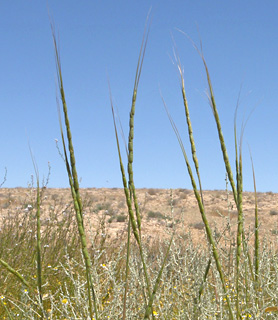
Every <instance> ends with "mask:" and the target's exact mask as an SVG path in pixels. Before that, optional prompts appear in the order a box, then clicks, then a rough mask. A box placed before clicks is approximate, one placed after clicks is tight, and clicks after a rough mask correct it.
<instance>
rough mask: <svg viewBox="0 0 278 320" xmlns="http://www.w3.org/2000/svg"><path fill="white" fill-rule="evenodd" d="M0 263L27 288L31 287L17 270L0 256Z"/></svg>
mask: <svg viewBox="0 0 278 320" xmlns="http://www.w3.org/2000/svg"><path fill="white" fill-rule="evenodd" d="M0 264H1V265H2V266H3V267H4V268H5V269H6V270H8V271H9V272H10V273H11V274H13V275H14V276H15V277H16V278H17V279H18V280H19V281H20V282H21V283H23V284H24V285H25V286H26V287H27V288H29V289H32V287H31V286H30V284H29V283H28V282H27V281H26V280H25V279H24V278H23V276H22V275H21V274H20V273H19V272H17V271H16V270H15V269H14V268H13V267H11V266H10V265H9V264H8V263H7V262H5V261H4V260H2V259H1V258H0Z"/></svg>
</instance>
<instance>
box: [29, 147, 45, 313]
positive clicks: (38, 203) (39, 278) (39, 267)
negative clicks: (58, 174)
mask: <svg viewBox="0 0 278 320" xmlns="http://www.w3.org/2000/svg"><path fill="white" fill-rule="evenodd" d="M29 150H30V154H31V158H32V162H33V167H34V170H35V175H36V183H37V187H36V191H37V199H36V220H37V250H36V254H37V286H38V293H39V301H40V306H41V308H42V313H41V317H42V318H43V315H44V310H43V301H42V257H41V217H40V215H41V209H40V206H41V198H40V179H39V170H38V167H37V164H36V162H35V159H34V156H33V153H32V150H31V147H30V144H29Z"/></svg>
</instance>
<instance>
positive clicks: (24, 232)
mask: <svg viewBox="0 0 278 320" xmlns="http://www.w3.org/2000/svg"><path fill="white" fill-rule="evenodd" d="M148 34H149V24H148V20H147V23H146V27H145V32H144V36H143V41H142V44H141V48H140V53H139V58H138V62H137V68H136V74H135V82H134V87H133V92H132V99H131V109H130V117H129V135H128V144H127V145H126V150H125V151H126V159H124V158H123V156H122V153H121V147H120V146H121V143H120V139H119V129H118V128H119V123H118V122H117V121H116V115H115V108H114V105H113V101H112V94H111V89H110V85H109V90H110V98H111V110H112V117H113V122H114V130H115V138H116V146H117V151H118V157H119V165H120V171H121V175H122V183H123V192H124V195H125V201H126V207H127V217H128V219H126V231H125V232H124V233H123V234H122V235H121V237H120V238H119V239H116V240H115V241H114V242H113V241H112V240H108V238H107V237H106V235H105V234H106V219H105V216H104V217H103V219H101V220H100V222H99V224H98V225H97V226H92V224H91V221H90V219H89V216H90V215H85V212H87V211H88V212H90V214H92V215H93V214H94V215H96V212H97V209H96V207H94V205H96V203H94V201H95V199H93V200H92V201H88V202H86V201H82V200H84V198H83V197H82V196H81V193H82V190H80V187H79V182H78V173H77V167H76V160H75V154H74V147H73V139H72V132H71V129H70V121H69V117H68V107H67V104H66V98H65V90H64V86H63V78H62V70H61V63H60V56H59V50H58V46H57V41H56V38H55V32H54V27H53V24H52V35H53V41H54V50H55V59H56V68H57V80H58V86H59V96H60V100H61V102H62V113H63V118H64V124H63V121H62V115H61V114H60V108H59V107H58V114H59V121H60V130H61V138H62V148H63V149H62V150H63V152H62V155H63V159H64V161H65V167H66V171H67V175H68V179H69V186H70V193H71V203H64V202H61V203H60V204H59V205H57V199H56V198H53V202H48V205H45V204H44V201H49V200H48V199H47V195H46V194H47V189H46V188H45V185H44V184H43V187H42V188H40V181H39V172H38V168H37V166H36V163H35V160H34V158H33V156H32V154H31V156H32V161H33V165H34V170H35V176H36V186H35V187H34V186H33V185H31V187H30V190H29V191H28V193H27V196H26V199H25V201H24V203H21V204H20V205H18V206H17V207H16V208H13V210H14V211H9V210H6V211H5V215H4V216H3V218H2V221H1V224H0V227H1V232H0V243H1V247H0V267H1V273H0V318H1V319H18V318H19V319H30V320H31V319H32V320H34V319H53V320H54V319H91V320H92V319H95V320H96V319H108V318H109V319H123V320H125V319H150V318H152V319H173V320H174V319H194V320H195V319H217V320H218V319H246V318H251V319H275V318H276V316H277V313H276V312H278V307H277V305H278V290H277V288H278V286H277V279H278V272H277V270H278V258H277V254H276V248H275V247H272V246H271V245H270V243H269V242H268V241H267V239H265V240H264V241H263V242H260V241H259V239H260V238H259V219H258V200H257V192H256V182H255V170H254V166H253V161H252V170H253V178H254V221H255V222H254V227H255V234H254V246H252V244H250V240H249V238H250V237H251V236H252V235H251V234H250V233H249V232H248V230H245V226H244V211H243V197H242V195H243V169H242V162H243V160H242V141H243V140H242V139H243V130H242V131H241V135H240V139H239V141H238V137H237V126H236V120H235V123H234V140H235V151H236V156H235V161H234V162H235V173H236V179H234V175H233V171H232V166H231V164H230V160H229V157H228V152H227V148H226V144H225V140H224V136H223V133H222V128H221V122H220V117H219V114H218V109H217V107H216V99H215V97H214V93H213V88H212V81H211V78H210V74H209V71H208V67H207V64H206V61H205V59H204V55H203V52H202V47H201V50H198V48H197V47H196V49H197V50H198V53H199V54H200V57H201V60H202V62H203V64H204V68H205V73H206V77H207V83H208V88H209V91H208V98H209V102H210V105H211V108H212V112H213V117H214V120H215V123H216V129H217V133H218V138H219V143H220V148H221V151H222V156H223V161H224V164H225V168H226V173H227V177H228V180H227V181H228V182H229V184H230V186H231V189H232V193H233V201H234V204H235V207H236V209H237V214H238V215H237V223H236V227H237V228H236V234H235V235H233V233H232V232H231V228H232V226H231V219H228V220H227V226H226V227H225V229H224V230H222V231H221V233H220V236H219V237H218V238H216V231H214V230H213V228H212V227H211V225H210V224H209V219H208V216H207V210H206V206H205V201H204V194H203V190H202V184H201V172H200V168H199V162H198V157H197V146H196V145H195V140H194V135H193V126H192V123H191V119H190V110H189V103H188V101H187V97H186V90H185V84H184V83H185V81H184V74H183V72H182V65H181V61H180V59H179V57H177V67H178V70H179V75H180V84H181V98H182V99H181V101H182V103H183V107H184V110H185V119H186V126H187V132H188V137H189V142H190V147H191V149H190V153H191V156H192V160H193V164H194V168H193V167H192V166H191V164H190V161H189V157H188V153H187V151H186V149H185V147H184V144H183V141H182V139H181V137H180V134H179V131H178V129H177V127H176V125H175V123H174V120H173V119H172V117H171V115H170V112H169V110H168V108H167V106H166V102H165V101H164V99H163V104H164V106H165V109H166V112H167V114H168V117H169V120H170V123H171V125H172V127H173V130H174V132H175V134H176V137H177V140H178V143H179V145H180V148H181V150H182V153H183V156H184V159H185V163H186V168H187V171H188V174H189V177H190V180H191V184H192V188H193V191H194V195H195V198H196V200H197V204H198V208H199V212H200V216H201V218H202V221H203V224H204V230H205V233H206V239H207V247H205V246H202V245H201V244H200V245H198V246H196V245H194V244H193V241H192V239H191V235H190V230H185V229H184V228H185V227H184V225H183V224H182V221H179V222H177V221H175V220H174V219H173V221H172V224H171V225H172V229H171V231H170V232H169V231H168V234H167V235H166V237H165V239H164V240H163V241H162V240H161V239H157V240H153V241H151V242H148V241H146V240H144V237H143V236H142V233H143V231H142V230H143V228H142V226H144V223H145V221H146V220H145V219H144V217H143V215H142V212H141V208H140V206H139V201H138V197H137V189H136V187H135V181H134V172H133V160H134V159H133V152H134V145H133V142H134V125H135V110H136V101H137V95H138V88H139V80H140V75H141V72H142V70H143V69H142V68H143V61H144V56H145V53H146V46H147V40H148ZM57 100H59V99H57ZM235 119H236V117H235ZM120 126H121V124H120ZM64 128H65V130H66V134H64ZM251 160H252V157H251ZM125 162H126V163H127V170H125V166H124V163H125ZM194 172H195V173H196V175H197V180H198V181H196V179H195V178H194V175H195V173H194ZM170 198H171V201H170V210H171V211H173V207H174V202H173V201H172V197H171V196H170ZM98 210H100V209H98ZM86 217H88V218H86ZM177 224H180V226H181V227H183V230H182V231H179V232H177V231H176V225H177ZM153 231H155V230H153ZM227 234H228V235H227ZM223 235H225V237H224V236H223ZM222 237H223V238H225V239H224V240H223V238H222ZM226 242H228V243H229V250H226V247H225V245H226ZM233 243H235V245H233ZM262 266H263V267H262Z"/></svg>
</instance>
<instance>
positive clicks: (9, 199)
mask: <svg viewBox="0 0 278 320" xmlns="http://www.w3.org/2000/svg"><path fill="white" fill-rule="evenodd" d="M81 195H82V199H83V205H84V216H85V221H86V225H87V226H90V228H93V229H94V230H97V229H99V228H102V229H103V230H105V233H106V235H107V236H108V238H110V239H111V241H113V239H114V240H115V239H117V238H119V237H122V236H123V235H124V234H125V233H126V230H127V224H128V223H127V221H128V220H127V206H126V202H125V197H124V191H123V189H117V188H113V189H106V188H102V189H96V188H90V189H81ZM137 197H138V204H139V207H140V211H141V215H142V235H143V237H144V238H145V239H163V238H167V237H168V236H169V235H170V234H171V233H172V232H173V230H175V231H176V232H177V233H178V234H180V235H182V234H186V233H188V232H190V234H191V237H192V240H193V242H194V243H195V244H199V243H205V242H206V236H205V232H204V224H203V222H202V218H201V215H200V212H199V209H198V205H197V201H196V199H195V196H194V193H193V191H192V190H187V189H175V190H168V189H137ZM203 198H204V204H205V210H206V214H207V218H208V220H209V223H210V226H211V229H212V230H213V232H214V233H215V236H216V238H220V239H221V240H225V236H226V234H227V225H228V223H229V222H230V226H231V233H235V232H236V228H237V210H236V206H235V204H234V200H233V196H232V193H231V192H229V193H227V191H223V190H214V191H204V192H203ZM257 198H258V214H259V223H260V227H259V231H260V237H261V238H262V237H264V236H266V237H267V238H268V239H269V240H270V241H272V242H273V243H275V242H277V234H278V227H277V225H278V194H276V193H272V192H267V193H258V194H257ZM254 203H255V196H254V193H251V192H244V193H243V210H244V217H245V219H244V223H245V230H246V234H247V237H250V239H252V238H253V234H254V215H255V205H254ZM35 205H36V190H35V189H32V188H31V189H24V188H15V189H5V188H3V189H0V226H1V223H2V222H1V221H2V220H3V217H7V216H14V215H17V216H18V218H19V219H20V216H21V213H28V212H30V214H35ZM69 210H71V211H72V214H74V211H73V209H72V200H71V193H70V190H69V189H44V190H43V194H42V205H41V212H42V225H43V224H44V223H47V219H49V216H50V212H55V214H57V215H58V216H59V215H60V214H63V213H64V212H65V211H67V212H68V211H69ZM225 230H226V231H225ZM0 232H1V229H0ZM103 232H104V231H103Z"/></svg>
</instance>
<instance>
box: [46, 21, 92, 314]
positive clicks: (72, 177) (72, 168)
mask: <svg viewBox="0 0 278 320" xmlns="http://www.w3.org/2000/svg"><path fill="white" fill-rule="evenodd" d="M51 27H52V36H53V42H54V49H55V58H56V68H57V78H58V83H59V92H60V98H61V101H62V104H63V113H64V120H65V126H66V132H67V141H68V150H69V154H70V163H69V161H68V157H67V149H66V145H65V139H64V134H63V128H62V121H61V115H60V112H59V110H60V109H59V108H58V112H59V121H60V130H61V137H62V143H63V150H64V156H65V162H66V169H67V173H68V178H69V184H70V188H71V194H72V199H73V202H74V209H75V213H76V220H77V226H78V232H79V236H80V242H81V247H82V254H83V257H84V261H85V268H86V278H87V287H88V301H89V313H90V318H91V320H92V319H93V318H94V314H95V319H96V320H98V309H97V301H96V295H95V290H94V285H93V281H92V276H91V267H92V263H91V259H90V255H89V252H88V248H87V240H86V235H85V228H84V223H83V211H82V202H81V197H80V194H79V182H78V175H77V169H76V161H75V155H74V148H73V143H72V134H71V130H70V122H69V118H68V112H67V104H66V99H65V92H64V86H63V79H62V70H61V63H60V56H59V52H58V47H57V42H56V37H55V33H54V27H53V24H52V25H51ZM91 291H92V298H93V303H94V312H93V306H92V299H91Z"/></svg>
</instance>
